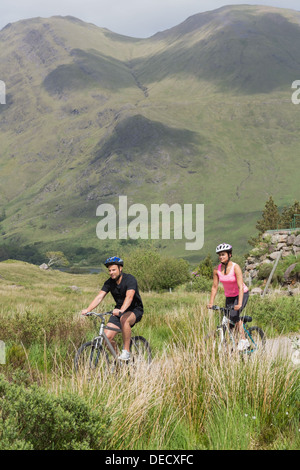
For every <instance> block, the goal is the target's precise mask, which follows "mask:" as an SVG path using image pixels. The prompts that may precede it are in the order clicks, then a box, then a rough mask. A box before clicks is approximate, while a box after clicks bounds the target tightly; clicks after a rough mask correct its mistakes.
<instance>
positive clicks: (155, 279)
mask: <svg viewBox="0 0 300 470" xmlns="http://www.w3.org/2000/svg"><path fill="white" fill-rule="evenodd" d="M124 272H128V273H130V274H132V275H133V276H135V277H136V278H137V280H138V284H139V288H140V289H141V290H142V291H151V290H154V291H160V290H164V289H173V288H175V287H176V286H179V285H180V284H184V283H185V282H187V280H188V279H189V277H190V276H189V265H188V262H187V261H185V260H183V259H177V258H173V257H171V256H165V255H161V254H160V253H159V252H158V251H157V250H156V249H154V248H137V249H136V250H134V251H133V252H132V253H131V254H130V256H129V257H125V258H124Z"/></svg>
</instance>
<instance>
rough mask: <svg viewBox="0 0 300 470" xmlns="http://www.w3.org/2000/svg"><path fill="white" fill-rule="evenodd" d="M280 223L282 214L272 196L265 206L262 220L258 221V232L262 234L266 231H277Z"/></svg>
mask: <svg viewBox="0 0 300 470" xmlns="http://www.w3.org/2000/svg"><path fill="white" fill-rule="evenodd" d="M279 222H280V213H279V211H278V207H277V205H276V204H275V202H274V200H273V198H272V196H270V197H269V199H268V200H267V202H266V204H265V208H264V210H263V213H262V218H261V219H260V220H258V222H257V224H256V228H257V230H258V231H259V232H260V234H262V233H264V232H265V231H266V230H276V229H277V228H278V225H279Z"/></svg>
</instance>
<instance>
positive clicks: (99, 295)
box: [81, 290, 107, 315]
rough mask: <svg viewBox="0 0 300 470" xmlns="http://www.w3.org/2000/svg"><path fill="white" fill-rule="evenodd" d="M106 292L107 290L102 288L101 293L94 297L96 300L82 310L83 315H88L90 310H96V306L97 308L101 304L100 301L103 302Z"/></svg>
mask: <svg viewBox="0 0 300 470" xmlns="http://www.w3.org/2000/svg"><path fill="white" fill-rule="evenodd" d="M106 294H107V292H105V291H104V290H101V291H100V292H99V294H98V295H97V296H96V297H95V298H94V300H93V301H92V302H91V303H90V305H89V306H88V308H85V309H84V310H82V311H81V315H86V314H87V313H88V312H91V311H92V310H94V308H96V307H97V306H98V305H99V304H100V302H102V300H103V299H104V297H105V296H106Z"/></svg>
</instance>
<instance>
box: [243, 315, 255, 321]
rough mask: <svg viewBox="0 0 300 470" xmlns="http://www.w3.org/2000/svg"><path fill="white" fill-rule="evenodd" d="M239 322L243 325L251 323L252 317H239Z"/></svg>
mask: <svg viewBox="0 0 300 470" xmlns="http://www.w3.org/2000/svg"><path fill="white" fill-rule="evenodd" d="M241 320H242V322H243V323H250V322H252V317H249V316H248V315H245V316H244V317H241Z"/></svg>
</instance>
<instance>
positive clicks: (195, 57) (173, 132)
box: [0, 5, 300, 263]
mask: <svg viewBox="0 0 300 470" xmlns="http://www.w3.org/2000/svg"><path fill="white" fill-rule="evenodd" d="M299 46H300V13H298V12H295V11H291V10H284V9H276V8H270V7H256V6H246V5H243V6H230V7H224V8H220V9H218V10H215V11H212V12H208V13H201V14H198V15H194V16H192V17H190V18H188V19H187V20H186V21H185V22H183V23H182V24H180V25H178V26H175V27H174V28H171V29H169V30H167V31H163V32H160V33H157V34H156V35H154V36H152V37H151V38H148V39H135V38H129V37H126V36H121V35H118V34H116V33H112V32H111V31H109V30H107V29H103V28H99V27H96V26H95V25H92V24H87V23H84V22H82V21H81V20H79V19H76V18H73V17H51V18H47V19H43V18H34V19H30V20H24V21H19V22H17V23H14V24H10V25H7V26H6V27H5V28H3V29H2V30H1V32H0V54H1V63H0V78H1V80H3V81H4V82H5V83H6V105H0V148H1V153H0V165H1V172H0V214H1V213H3V211H5V212H4V213H5V219H4V220H2V221H1V232H2V243H5V244H8V243H14V244H15V245H16V246H25V245H27V246H29V251H30V250H33V251H34V250H40V251H41V252H43V251H46V248H51V249H63V250H64V251H66V252H67V254H68V255H69V257H71V259H72V256H73V255H74V253H75V254H76V253H77V255H78V259H80V257H81V258H82V257H85V258H86V259H87V260H88V262H89V263H90V262H93V263H94V262H95V263H96V260H97V258H98V254H97V253H100V255H101V254H103V256H105V255H104V253H106V252H107V251H109V252H112V251H119V252H122V251H123V252H124V251H126V250H127V247H130V246H132V245H134V242H133V241H132V240H128V242H127V243H126V240H122V241H121V247H120V245H119V242H118V241H117V240H115V241H114V240H113V241H111V240H108V241H100V240H98V238H97V236H96V225H97V222H98V221H99V218H98V217H96V209H97V207H98V206H99V204H103V203H110V204H114V205H115V206H116V208H118V197H119V195H127V197H128V204H129V205H131V204H133V203H141V204H145V205H146V206H147V207H148V208H150V205H151V204H154V203H163V202H164V203H167V204H173V203H179V204H184V203H186V204H194V205H195V204H196V203H198V204H204V206H205V243H204V247H203V249H202V250H201V251H198V252H189V251H185V249H184V241H175V242H174V241H173V240H171V241H170V242H168V240H159V241H158V243H159V245H160V247H161V248H163V249H165V250H166V251H168V252H172V253H174V254H177V255H180V256H184V257H186V258H187V259H189V260H192V261H194V260H198V259H199V257H203V256H204V255H205V254H206V253H208V252H211V251H212V250H213V248H214V246H215V245H216V244H217V243H219V242H220V240H221V241H222V240H228V241H230V242H232V244H234V245H235V247H236V249H237V251H239V252H240V253H244V252H245V250H246V249H247V240H248V239H249V238H250V236H251V235H253V234H254V233H255V222H256V220H257V219H258V218H259V217H260V213H261V210H262V208H263V206H264V203H265V201H266V199H267V198H268V196H269V195H270V194H272V195H273V196H274V198H275V199H276V201H277V203H278V204H279V205H281V206H284V205H290V204H291V203H292V202H293V201H294V199H299V146H300V137H299V135H300V134H299V112H300V109H299V107H297V106H295V105H293V104H292V102H291V95H292V90H291V84H292V82H293V81H294V80H297V79H299V78H300V47H299ZM119 247H120V248H119ZM96 250H98V251H96ZM93 256H94V258H93ZM74 259H75V258H74ZM76 260H77V258H76Z"/></svg>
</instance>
